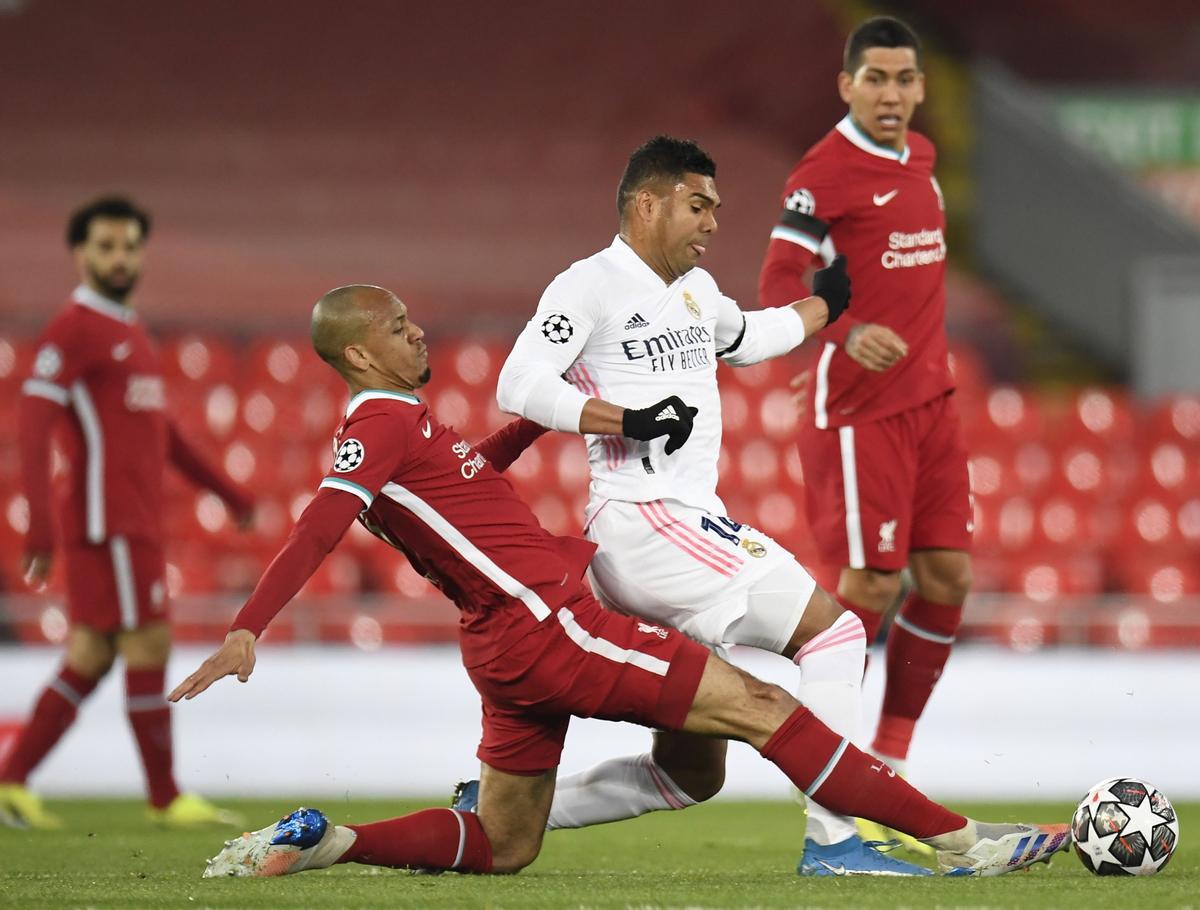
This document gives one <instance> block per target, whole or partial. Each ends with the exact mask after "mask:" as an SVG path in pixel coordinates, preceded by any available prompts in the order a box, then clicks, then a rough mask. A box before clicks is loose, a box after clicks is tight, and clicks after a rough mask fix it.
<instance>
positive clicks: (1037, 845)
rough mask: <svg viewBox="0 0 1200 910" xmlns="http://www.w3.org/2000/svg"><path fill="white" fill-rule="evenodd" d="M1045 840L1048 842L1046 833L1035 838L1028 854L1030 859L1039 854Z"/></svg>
mask: <svg viewBox="0 0 1200 910" xmlns="http://www.w3.org/2000/svg"><path fill="white" fill-rule="evenodd" d="M1045 842H1046V835H1045V834H1039V835H1038V836H1037V837H1035V838H1034V839H1033V844H1032V845H1031V846H1030V847H1029V853H1028V854H1027V855H1028V856H1029V858H1030V859H1032V858H1033V857H1035V856H1037V852H1038V850H1039V849H1041V846H1042V844H1044V843H1045Z"/></svg>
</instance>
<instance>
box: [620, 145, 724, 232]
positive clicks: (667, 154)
mask: <svg viewBox="0 0 1200 910" xmlns="http://www.w3.org/2000/svg"><path fill="white" fill-rule="evenodd" d="M684 174H699V175H700V176H702V177H716V176H717V165H716V164H715V163H714V162H713V160H712V159H711V158H710V157H708V155H707V153H705V151H704V149H702V148H700V146H699V145H697V144H696V142H695V140H693V139H675V138H673V137H671V136H655V137H654V138H653V139H648V140H647V141H646V142H643V143H642V144H641V145H639V146H638V147H637V149H636V150H635V151H634V153H633V154H632V155H630V156H629V163H628V164H626V165H625V173H624V174H622V175H621V183H620V185H619V186H618V187H617V215H618V216H622V215H624V213H625V206H626V205H628V204H629V200H630V199H632V198H633V195H634V193H636V192H637V191H638V190H640V189H641V188H642V187H643V186H645V185H646V184H647V183H649V182H650V181H654V180H672V181H675V180H679V179H681V178H682V177H683V175H684Z"/></svg>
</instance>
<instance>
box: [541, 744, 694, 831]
mask: <svg viewBox="0 0 1200 910" xmlns="http://www.w3.org/2000/svg"><path fill="white" fill-rule="evenodd" d="M695 804H696V801H695V800H694V799H692V798H691V797H690V796H688V795H687V794H686V793H684V792H683V791H682V790H680V789H679V787H678V786H677V785H676V783H675V782H674V781H673V780H671V778H670V777H668V776H667V772H665V771H664V770H663V769H662V768H660V767H659V766H658V764H657V763H656V762H655V761H654V759H653V758H652V757H651V756H650V754H649V753H646V754H643V755H627V756H625V757H623V758H612V759H609V760H608V761H605V762H601V763H600V764H598V765H596V766H595V767H593V768H589V769H588V770H586V771H581V772H580V773H578V774H572V775H569V776H568V777H563V778H559V780H558V783H557V784H556V785H555V788H554V802H553V803H551V805H550V819H549V821H547V822H546V830H548V831H553V830H554V829H555V828H586V827H587V826H588V825H600V824H603V823H604V822H615V821H620V820H621V819H624V818H637V816H639V815H645V814H646V813H647V812H657V811H658V810H660V809H686V808H687V807H688V806H694V805H695Z"/></svg>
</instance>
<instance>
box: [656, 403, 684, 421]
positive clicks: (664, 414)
mask: <svg viewBox="0 0 1200 910" xmlns="http://www.w3.org/2000/svg"><path fill="white" fill-rule="evenodd" d="M678 419H679V415H678V414H676V413H675V405H673V404H669V405H667V406H666V407H665V408H663V409H662V410H661V411H659V412H658V413H657V414H656V415H655V416H654V420H655V421H656V422H657V421H659V420H678Z"/></svg>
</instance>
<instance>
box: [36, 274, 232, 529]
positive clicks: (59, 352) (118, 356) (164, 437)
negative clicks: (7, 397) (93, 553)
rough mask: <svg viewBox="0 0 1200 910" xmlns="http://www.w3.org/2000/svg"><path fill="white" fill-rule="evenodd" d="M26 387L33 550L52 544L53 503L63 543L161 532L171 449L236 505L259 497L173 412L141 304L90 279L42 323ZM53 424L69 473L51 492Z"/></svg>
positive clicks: (178, 462) (192, 475)
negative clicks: (95, 286) (194, 442)
mask: <svg viewBox="0 0 1200 910" xmlns="http://www.w3.org/2000/svg"><path fill="white" fill-rule="evenodd" d="M21 391H22V395H23V401H22V406H21V437H22V439H23V440H24V443H23V445H22V447H21V475H22V481H23V485H24V488H25V495H26V498H27V499H28V500H29V534H28V538H27V544H26V548H27V550H29V551H31V552H39V551H49V550H50V549H51V547H52V545H53V542H54V535H53V533H52V530H51V515H52V513H53V514H55V515H56V517H57V520H58V526H59V530H60V532H61V542H62V543H64V544H67V545H72V544H81V543H91V544H96V543H101V542H103V541H105V540H107V539H108V538H110V537H114V536H124V537H129V538H135V539H142V540H158V539H159V538H160V537H161V535H162V508H163V470H164V468H165V467H166V464H167V461H168V459H169V460H170V461H171V462H173V463H174V464H175V466H176V467H177V468H179V470H180V471H181V472H182V473H183V474H184V475H185V476H186V477H188V478H189V479H191V480H193V481H195V482H196V483H198V484H201V485H203V486H206V487H208V488H209V489H212V490H213V491H214V492H216V493H217V495H218V496H220V497H221V498H222V499H223V500H225V502H226V503H228V504H229V505H230V506H231V507H232V508H233V509H234V510H235V511H236V512H245V511H248V510H249V509H250V507H251V506H252V504H253V503H252V500H251V498H250V496H249V494H248V493H246V492H245V491H244V490H242V489H241V488H239V487H238V486H237V484H235V483H233V482H232V481H231V480H229V479H228V478H227V477H225V476H224V475H223V474H222V473H221V472H220V471H219V470H217V469H216V468H215V467H213V466H212V465H211V464H210V463H209V462H208V460H207V459H206V458H204V457H203V456H201V455H200V453H199V452H197V451H196V450H194V449H193V448H192V447H191V445H190V444H189V443H188V442H187V441H186V440H185V439H184V438H183V437H182V436H180V434H179V433H178V431H177V430H176V428H175V426H174V425H173V423H172V422H171V420H170V419H169V418H168V416H167V413H166V392H165V382H164V379H163V375H162V368H161V365H160V360H159V356H158V352H157V350H156V348H155V346H154V344H153V342H152V341H151V340H150V336H149V334H147V332H146V330H145V328H144V327H143V325H142V322H141V320H140V319H138V317H137V313H135V312H134V311H133V310H131V309H130V308H129V307H127V306H123V305H121V304H119V303H115V302H113V301H111V300H108V299H106V298H104V297H101V296H100V295H99V294H97V293H96V292H95V291H92V290H91V289H90V288H88V287H86V286H82V287H79V288H77V289H76V290H75V292H74V293H73V294H72V295H71V302H70V303H69V304H68V305H67V306H66V308H64V309H63V310H62V311H61V312H59V314H58V315H57V316H56V317H55V318H54V320H53V321H52V322H51V323H50V325H49V326H47V327H46V330H45V331H44V332H43V333H42V336H41V339H40V340H39V343H38V351H37V357H36V359H35V360H34V364H33V375H32V376H31V377H30V378H29V379H27V380H26V381H25V384H24V385H23V386H22V388H21ZM64 411H65V417H66V419H65V420H64V419H61V418H63V417H64ZM54 432H58V434H59V440H60V442H61V445H62V449H63V453H64V454H65V456H66V474H65V476H63V477H60V478H58V482H57V484H56V489H55V491H54V495H53V497H52V495H51V492H50V457H51V456H50V436H51V434H52V433H54ZM52 498H53V499H54V500H55V501H54V503H53V505H51V499H52Z"/></svg>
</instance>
